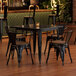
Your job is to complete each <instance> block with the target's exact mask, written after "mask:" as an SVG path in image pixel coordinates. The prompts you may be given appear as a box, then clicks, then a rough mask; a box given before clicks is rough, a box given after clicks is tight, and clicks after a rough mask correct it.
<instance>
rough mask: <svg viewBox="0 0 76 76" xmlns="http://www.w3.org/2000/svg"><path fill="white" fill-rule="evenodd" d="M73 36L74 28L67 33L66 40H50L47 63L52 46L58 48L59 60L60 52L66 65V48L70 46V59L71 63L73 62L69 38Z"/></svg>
mask: <svg viewBox="0 0 76 76" xmlns="http://www.w3.org/2000/svg"><path fill="white" fill-rule="evenodd" d="M71 36H72V30H71V31H68V32H67V33H66V40H53V41H52V42H49V49H48V55H47V59H46V63H47V62H48V59H49V54H50V49H51V48H52V47H54V48H55V49H56V56H57V60H58V56H59V53H60V56H61V60H62V64H63V65H64V52H65V48H68V52H69V57H70V60H71V63H72V58H71V54H70V48H69V40H70V38H71Z"/></svg>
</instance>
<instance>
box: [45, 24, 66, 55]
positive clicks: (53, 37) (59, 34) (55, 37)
mask: <svg viewBox="0 0 76 76" xmlns="http://www.w3.org/2000/svg"><path fill="white" fill-rule="evenodd" d="M60 26H62V27H60V28H59V29H58V30H57V33H56V34H53V35H51V36H49V35H48V34H47V38H46V45H45V50H44V54H45V53H46V48H47V43H48V41H52V40H59V39H62V40H63V39H64V36H63V33H64V29H65V25H64V24H61V25H60Z"/></svg>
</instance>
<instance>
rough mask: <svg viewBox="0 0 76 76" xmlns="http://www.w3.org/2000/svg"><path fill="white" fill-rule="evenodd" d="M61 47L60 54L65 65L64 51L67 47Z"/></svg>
mask: <svg viewBox="0 0 76 76" xmlns="http://www.w3.org/2000/svg"><path fill="white" fill-rule="evenodd" d="M59 49H60V56H61V60H62V65H64V51H65V50H64V49H65V47H64V46H60V47H59Z"/></svg>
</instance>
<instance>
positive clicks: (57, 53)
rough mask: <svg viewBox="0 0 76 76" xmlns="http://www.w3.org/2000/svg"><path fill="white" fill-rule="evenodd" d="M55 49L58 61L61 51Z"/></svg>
mask: <svg viewBox="0 0 76 76" xmlns="http://www.w3.org/2000/svg"><path fill="white" fill-rule="evenodd" d="M55 49H56V57H57V60H58V57H59V53H60V50H59V48H57V47H56V48H55Z"/></svg>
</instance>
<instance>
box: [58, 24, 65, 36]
mask: <svg viewBox="0 0 76 76" xmlns="http://www.w3.org/2000/svg"><path fill="white" fill-rule="evenodd" d="M59 26H62V27H59V28H58V30H57V34H58V35H63V33H64V29H65V24H61V25H59Z"/></svg>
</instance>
